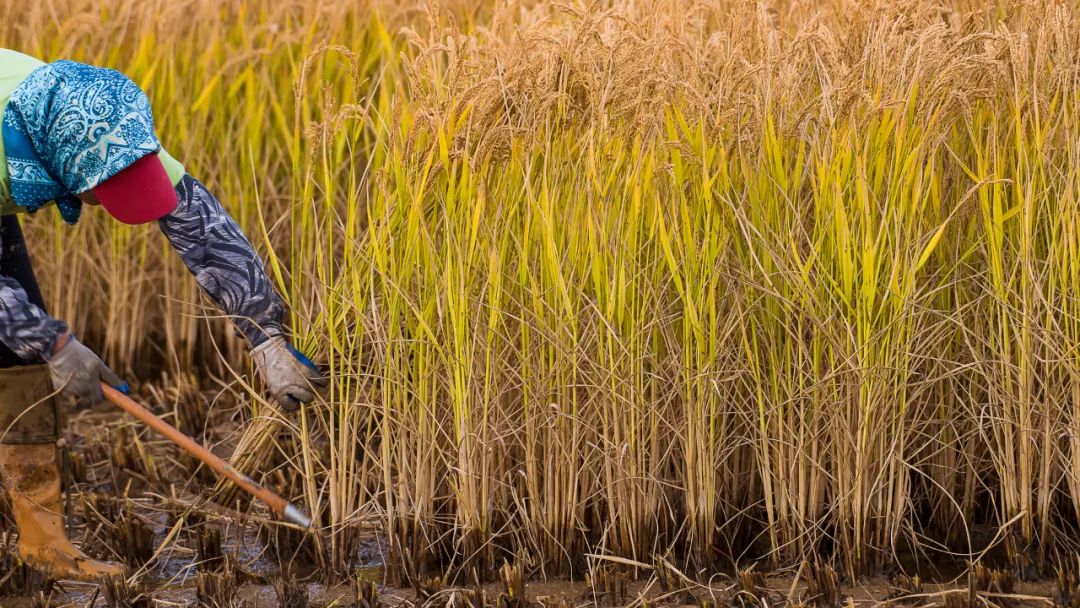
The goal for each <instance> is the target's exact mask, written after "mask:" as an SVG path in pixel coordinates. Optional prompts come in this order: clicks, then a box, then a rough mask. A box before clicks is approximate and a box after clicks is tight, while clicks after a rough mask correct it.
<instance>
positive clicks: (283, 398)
mask: <svg viewBox="0 0 1080 608" xmlns="http://www.w3.org/2000/svg"><path fill="white" fill-rule="evenodd" d="M251 357H252V358H253V359H254V360H255V366H256V367H257V368H259V373H260V374H261V375H262V377H263V380H264V381H265V382H266V385H267V387H269V389H270V395H271V396H272V397H273V398H274V400H275V401H277V403H278V405H280V406H281V407H283V408H285V409H286V410H288V411H295V410H296V409H297V408H299V407H300V404H301V403H308V402H310V401H312V400H314V399H315V391H316V390H318V389H320V388H325V387H326V379H325V378H323V376H322V373H321V372H319V368H317V367H315V364H314V363H312V362H311V360H310V359H308V358H307V357H305V356H304V354H303V353H301V352H300V351H298V350H296V349H295V348H293V346H292V344H289V343H288V342H286V341H285V339H284V338H281V337H277V338H270V339H269V340H267V341H266V342H263V343H262V344H260V345H258V346H256V347H255V349H254V350H252V351H251Z"/></svg>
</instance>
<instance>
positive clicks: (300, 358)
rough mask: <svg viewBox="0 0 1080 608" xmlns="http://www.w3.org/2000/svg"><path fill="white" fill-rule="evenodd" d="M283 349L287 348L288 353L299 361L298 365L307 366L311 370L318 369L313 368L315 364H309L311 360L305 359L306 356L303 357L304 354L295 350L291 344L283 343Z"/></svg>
mask: <svg viewBox="0 0 1080 608" xmlns="http://www.w3.org/2000/svg"><path fill="white" fill-rule="evenodd" d="M285 348H287V349H288V350H289V353H290V354H292V356H293V357H296V360H297V361H299V362H300V363H303V364H304V365H306V366H308V367H310V368H311V369H314V370H318V369H319V368H318V367H315V364H314V363H312V362H311V359H308V358H307V355H305V354H304V353H302V352H300V351H298V350H296V349H295V348H294V347H293V345H292V344H291V343H288V342H286V343H285Z"/></svg>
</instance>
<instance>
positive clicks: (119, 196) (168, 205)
mask: <svg viewBox="0 0 1080 608" xmlns="http://www.w3.org/2000/svg"><path fill="white" fill-rule="evenodd" d="M93 192H94V196H96V197H97V199H98V201H100V202H101V206H102V207H105V210H106V211H108V212H109V215H111V216H113V217H115V218H116V219H117V220H119V221H121V222H123V223H125V224H145V223H147V222H152V221H154V220H159V219H161V218H163V217H165V216H166V215H168V214H170V213H172V211H173V209H176V204H177V197H176V190H175V189H174V188H173V184H172V180H171V179H169V174H168V173H166V172H165V165H162V164H161V159H159V158H158V155H157V154H156V153H155V154H147V155H146V156H144V157H142V158H140V159H139V160H137V161H135V162H133V163H131V164H130V165H128V167H127V168H125V169H124V170H123V171H121V172H119V173H117V174H116V175H114V176H112V177H110V178H109V179H107V180H105V181H103V182H101V183H100V184H98V187H97V188H94V189H93Z"/></svg>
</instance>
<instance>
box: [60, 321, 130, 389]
mask: <svg viewBox="0 0 1080 608" xmlns="http://www.w3.org/2000/svg"><path fill="white" fill-rule="evenodd" d="M62 339H63V338H62ZM48 364H49V374H50V375H51V376H52V382H53V386H54V387H56V388H58V389H60V390H61V391H62V392H64V393H65V394H68V395H71V396H73V397H75V400H76V401H77V402H78V403H79V404H80V405H93V404H95V403H98V402H99V401H101V400H102V399H104V398H105V397H104V395H102V394H101V383H102V382H105V383H107V384H108V385H109V386H114V387H116V388H117V389H119V390H120V392H122V393H127V392H128V388H127V383H126V382H124V381H123V380H121V379H120V376H117V375H116V372H114V371H113V370H111V369H109V366H107V365H105V363H104V362H103V361H102V360H101V359H100V358H99V357H98V356H97V355H96V354H94V351H92V350H90V349H89V348H87V347H86V346H85V345H83V343H82V342H79V341H78V340H76V339H75V336H72V335H70V334H69V335H68V336H67V339H66V342H64V343H63V344H62V345H61V346H60V348H59V349H58V350H56V351H55V352H54V353H53V355H52V356H51V357H49V360H48Z"/></svg>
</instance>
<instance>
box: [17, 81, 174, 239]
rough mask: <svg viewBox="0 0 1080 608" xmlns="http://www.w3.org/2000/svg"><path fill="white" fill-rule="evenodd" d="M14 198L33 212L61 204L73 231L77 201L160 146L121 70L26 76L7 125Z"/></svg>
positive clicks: (145, 106)
mask: <svg viewBox="0 0 1080 608" xmlns="http://www.w3.org/2000/svg"><path fill="white" fill-rule="evenodd" d="M3 139H4V154H5V155H6V156H7V164H8V173H9V176H10V181H11V196H12V198H13V199H14V200H15V202H16V203H17V204H19V205H20V206H23V207H25V208H26V209H27V210H28V211H30V212H34V211H36V210H37V209H39V208H40V207H42V206H44V205H46V204H48V203H49V202H51V201H56V203H57V205H58V206H59V208H60V215H61V216H62V217H63V218H64V221H66V222H67V223H69V224H74V223H75V222H77V221H78V220H79V214H80V212H81V211H82V202H81V201H79V199H78V198H77V197H76V196H75V195H77V194H82V193H83V192H87V191H88V190H92V189H94V188H95V187H97V186H98V184H100V183H101V182H103V181H105V180H107V179H109V178H110V177H112V176H113V175H116V174H117V173H119V172H120V171H122V170H124V169H126V168H127V167H128V166H129V165H131V163H133V162H135V161H136V160H139V159H140V158H142V157H143V156H146V155H147V154H152V153H154V152H157V151H158V149H159V148H160V147H161V145H160V144H159V143H158V139H157V136H156V135H155V134H154V118H153V114H152V113H151V111H150V100H149V99H147V97H146V94H145V93H143V92H142V90H141V89H139V87H138V86H137V85H136V84H135V83H134V82H132V81H131V80H130V79H128V77H127V76H124V75H123V74H121V73H120V72H117V71H115V70H108V69H105V68H97V67H93V66H89V65H84V64H81V63H76V62H74V61H55V62H53V63H50V64H47V65H44V66H42V67H40V68H38V69H36V70H34V71H33V72H31V73H30V75H29V76H27V78H26V80H24V81H23V82H22V83H21V84H20V85H19V86H18V88H16V89H15V91H14V92H13V93H12V94H11V100H10V101H9V102H8V106H7V110H5V111H4V119H3Z"/></svg>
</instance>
